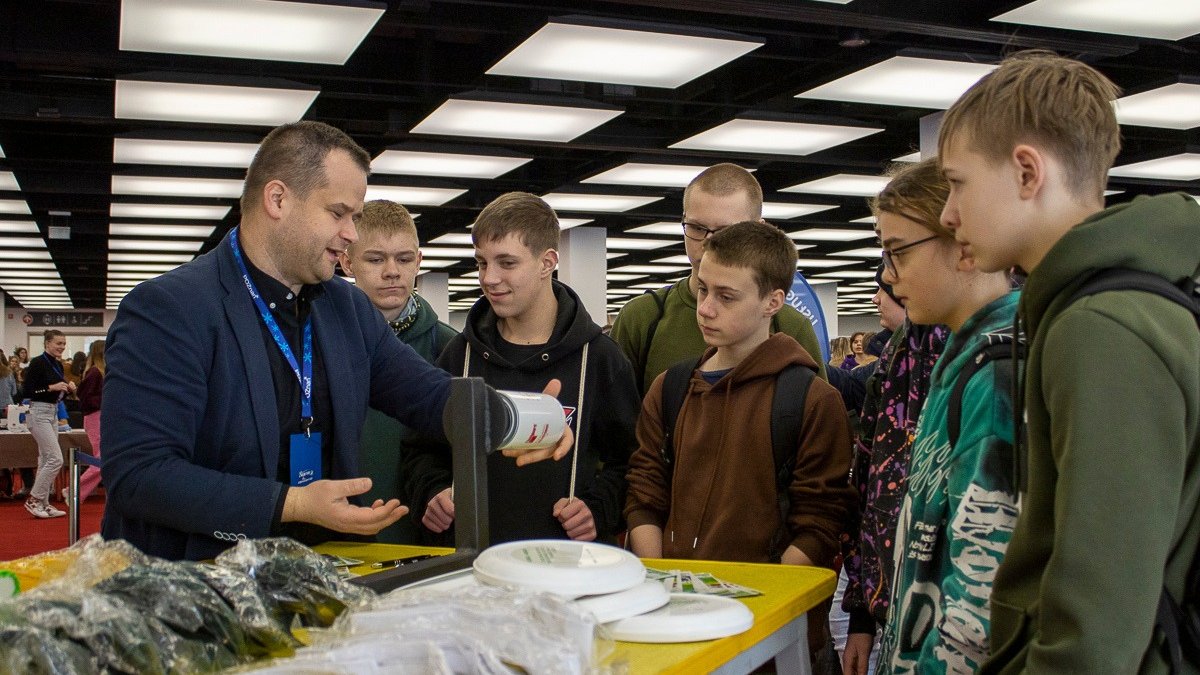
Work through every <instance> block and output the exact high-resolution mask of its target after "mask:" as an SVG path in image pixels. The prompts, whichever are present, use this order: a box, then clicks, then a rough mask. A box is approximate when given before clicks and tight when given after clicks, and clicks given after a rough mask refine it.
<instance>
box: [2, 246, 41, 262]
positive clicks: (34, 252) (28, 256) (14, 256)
mask: <svg viewBox="0 0 1200 675" xmlns="http://www.w3.org/2000/svg"><path fill="white" fill-rule="evenodd" d="M49 259H50V251H47V250H46V247H45V246H42V248H34V249H29V248H26V249H22V250H19V251H3V250H0V260H23V261H31V260H49ZM4 264H5V265H7V264H8V263H7V262H6V263H4Z"/></svg>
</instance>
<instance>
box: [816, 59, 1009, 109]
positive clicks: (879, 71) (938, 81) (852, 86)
mask: <svg viewBox="0 0 1200 675" xmlns="http://www.w3.org/2000/svg"><path fill="white" fill-rule="evenodd" d="M995 68H996V66H993V65H987V64H980V63H965V62H962V61H942V60H939V59H921V58H915V57H912V56H893V57H892V58H890V59H888V60H886V61H884V62H882V63H877V64H875V65H873V66H869V67H867V68H863V69H862V70H859V71H857V72H854V73H850V74H849V75H846V76H845V77H841V78H838V79H836V80H834V81H833V82H830V83H828V84H823V85H821V86H819V87H816V88H815V89H810V90H808V91H806V92H804V93H802V94H797V95H796V98H813V99H823V100H830V101H848V102H851V103H878V104H882V105H896V106H904V107H908V108H936V109H944V108H949V107H950V105H951V104H952V103H954V102H955V101H956V100H958V97H959V96H961V95H962V93H963V92H964V91H966V90H967V89H968V88H970V86H971V85H973V84H975V83H976V82H978V81H979V78H981V77H983V76H984V75H987V74H988V73H990V72H992V71H993V70H995Z"/></svg>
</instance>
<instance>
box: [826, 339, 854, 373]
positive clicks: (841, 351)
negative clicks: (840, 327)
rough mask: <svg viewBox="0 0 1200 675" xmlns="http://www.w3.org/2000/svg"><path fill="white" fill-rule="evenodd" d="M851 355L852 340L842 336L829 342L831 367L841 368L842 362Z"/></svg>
mask: <svg viewBox="0 0 1200 675" xmlns="http://www.w3.org/2000/svg"><path fill="white" fill-rule="evenodd" d="M849 354H850V338H848V337H845V336H842V337H835V338H833V339H832V340H830V341H829V365H830V366H831V367H833V368H841V367H842V361H844V360H845V359H846V356H847V355H849Z"/></svg>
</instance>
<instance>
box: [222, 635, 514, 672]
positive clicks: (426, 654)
mask: <svg viewBox="0 0 1200 675" xmlns="http://www.w3.org/2000/svg"><path fill="white" fill-rule="evenodd" d="M246 672H253V673H256V675H264V674H271V675H275V674H282V673H314V674H315V673H329V674H336V675H383V674H385V673H387V674H391V673H397V674H401V673H402V674H410V673H421V674H422V675H455V674H456V673H471V674H472V675H512V673H513V670H512V669H511V668H509V667H507V666H505V665H504V663H502V662H501V661H500V660H499V659H497V658H496V656H495V655H494V654H489V653H487V650H486V649H483V648H480V647H476V648H474V649H470V648H467V649H464V648H463V645H461V644H458V643H457V642H456V641H454V640H453V639H448V638H443V639H441V640H440V641H433V640H421V639H415V638H414V639H408V638H406V639H404V640H397V639H395V637H394V636H391V635H384V634H374V635H364V636H360V637H351V638H342V639H338V640H334V641H332V642H328V643H322V644H321V645H320V646H319V647H318V646H314V647H312V648H309V649H301V650H300V651H298V652H296V656H295V657H294V658H291V659H286V660H279V661H275V662H272V663H267V664H262V665H258V666H255V667H252V668H248V669H246Z"/></svg>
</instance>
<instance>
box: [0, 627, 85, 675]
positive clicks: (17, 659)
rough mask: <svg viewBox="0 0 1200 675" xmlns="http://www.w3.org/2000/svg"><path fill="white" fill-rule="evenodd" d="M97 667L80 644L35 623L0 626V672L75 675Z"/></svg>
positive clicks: (34, 674)
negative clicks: (33, 624) (34, 624)
mask: <svg viewBox="0 0 1200 675" xmlns="http://www.w3.org/2000/svg"><path fill="white" fill-rule="evenodd" d="M98 670H99V668H98V666H97V665H96V660H95V659H94V658H92V655H91V653H89V652H88V650H87V649H85V648H84V647H82V646H81V645H78V644H75V643H74V642H71V641H70V640H64V639H60V638H58V637H56V636H55V635H54V634H53V633H51V632H50V631H48V630H45V629H43V628H38V627H37V626H29V625H23V626H19V625H13V624H5V625H3V626H0V673H22V675H75V674H76V673H79V674H81V675H82V674H83V673H94V672H97V671H98Z"/></svg>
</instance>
